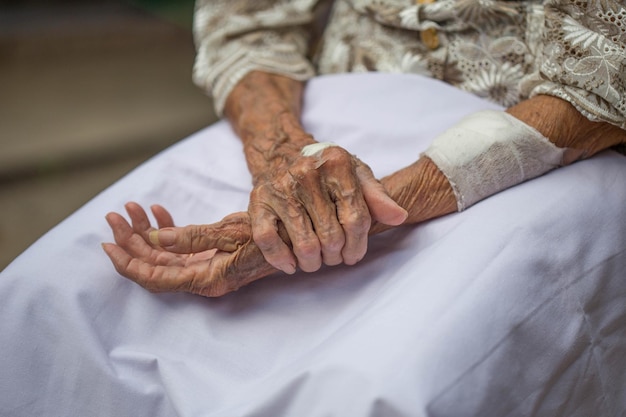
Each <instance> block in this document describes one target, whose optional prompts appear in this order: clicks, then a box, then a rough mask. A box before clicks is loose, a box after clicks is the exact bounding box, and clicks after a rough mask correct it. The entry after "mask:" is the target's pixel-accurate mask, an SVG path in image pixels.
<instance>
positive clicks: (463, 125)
mask: <svg viewBox="0 0 626 417" xmlns="http://www.w3.org/2000/svg"><path fill="white" fill-rule="evenodd" d="M564 153H565V149H561V148H558V147H557V146H556V145H554V144H553V143H552V142H550V140H548V139H547V138H546V137H545V136H543V135H542V134H541V133H539V132H538V131H537V130H535V129H534V128H532V127H530V126H529V125H527V124H526V123H524V122H522V121H521V120H519V119H517V118H515V117H514V116H511V115H510V114H508V113H506V112H504V111H496V110H484V111H480V112H478V113H474V114H472V115H470V116H468V117H466V118H465V119H463V120H461V121H460V122H459V123H458V124H456V125H455V126H453V127H452V128H450V129H448V130H447V131H445V132H444V133H443V134H441V135H440V136H438V137H437V138H435V140H434V141H433V143H432V144H431V145H430V147H429V148H428V149H427V150H426V152H425V153H424V155H426V156H427V157H429V158H430V159H431V160H432V161H433V162H434V163H435V165H437V167H438V168H439V169H440V170H441V171H442V172H443V174H444V175H445V176H446V177H447V178H448V180H449V181H450V185H451V186H452V189H453V190H454V194H455V196H456V201H457V207H458V210H459V211H462V210H464V209H466V208H468V207H469V206H471V205H472V204H474V203H476V202H478V201H480V200H482V199H484V198H486V197H488V196H490V195H492V194H495V193H497V192H499V191H502V190H504V189H506V188H509V187H511V186H513V185H516V184H519V183H521V182H523V181H526V180H529V179H531V178H535V177H538V176H539V175H541V174H544V173H546V172H548V171H550V170H552V169H554V168H556V167H558V166H559V165H561V164H562V160H563V154H564Z"/></svg>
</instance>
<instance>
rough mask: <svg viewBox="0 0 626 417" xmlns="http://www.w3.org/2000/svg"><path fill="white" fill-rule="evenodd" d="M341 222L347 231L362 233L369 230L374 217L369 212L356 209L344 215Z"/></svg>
mask: <svg viewBox="0 0 626 417" xmlns="http://www.w3.org/2000/svg"><path fill="white" fill-rule="evenodd" d="M341 224H342V226H343V228H344V230H346V232H348V233H352V234H361V233H366V232H367V231H368V230H369V228H370V225H371V224H372V218H371V216H370V215H369V213H362V212H360V211H356V210H355V211H352V212H350V213H349V214H347V215H345V216H343V218H342V219H341Z"/></svg>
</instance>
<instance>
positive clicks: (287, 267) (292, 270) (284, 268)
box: [280, 264, 296, 275]
mask: <svg viewBox="0 0 626 417" xmlns="http://www.w3.org/2000/svg"><path fill="white" fill-rule="evenodd" d="M280 269H281V270H282V271H283V272H284V273H285V274H289V275H292V274H295V273H296V267H295V266H293V265H291V264H286V265H283V266H282V267H281V268H280Z"/></svg>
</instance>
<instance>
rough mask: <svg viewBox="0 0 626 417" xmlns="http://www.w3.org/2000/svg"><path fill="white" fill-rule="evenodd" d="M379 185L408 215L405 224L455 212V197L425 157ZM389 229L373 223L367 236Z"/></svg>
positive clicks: (438, 171)
mask: <svg viewBox="0 0 626 417" xmlns="http://www.w3.org/2000/svg"><path fill="white" fill-rule="evenodd" d="M380 182H381V184H382V185H383V187H385V189H386V190H387V192H388V193H389V196H390V197H391V198H392V199H393V200H394V201H395V202H396V203H398V205H400V207H402V208H403V209H405V210H406V211H407V212H408V217H407V219H406V221H405V222H404V224H414V223H420V222H423V221H426V220H430V219H433V218H436V217H440V216H444V215H446V214H450V213H454V212H456V211H457V202H456V197H455V195H454V191H453V190H452V187H451V186H450V183H449V181H448V180H447V178H446V177H445V175H444V174H443V173H442V172H441V171H440V170H439V168H437V166H436V165H435V164H434V163H433V161H431V160H430V159H429V158H428V157H421V158H420V159H419V160H417V162H415V163H413V164H411V165H409V166H408V167H406V168H403V169H401V170H399V171H397V172H395V173H393V174H391V175H389V176H387V177H384V178H383V179H382V180H381V181H380ZM390 228H391V226H386V225H384V224H381V223H373V224H372V227H371V229H370V234H376V233H380V232H383V231H385V230H387V229H390Z"/></svg>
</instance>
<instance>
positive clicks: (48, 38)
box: [0, 0, 215, 269]
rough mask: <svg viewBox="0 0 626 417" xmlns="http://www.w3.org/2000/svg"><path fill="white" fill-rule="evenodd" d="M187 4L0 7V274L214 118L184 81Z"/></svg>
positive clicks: (138, 0)
mask: <svg viewBox="0 0 626 417" xmlns="http://www.w3.org/2000/svg"><path fill="white" fill-rule="evenodd" d="M193 7H194V4H193V1H189V0H178V1H174V0H124V1H122V0H118V1H113V0H93V1H85V0H83V1H77V0H74V1H70V0H65V1H62V0H45V1H44V0H39V1H36V0H24V1H18V0H10V1H8V0H0V214H1V215H0V269H3V268H4V267H5V266H6V265H8V264H9V262H10V261H11V260H12V259H13V258H14V257H15V256H17V255H18V254H20V253H21V252H22V251H23V250H24V249H26V248H27V247H28V246H29V245H30V244H31V243H32V242H34V241H35V240H36V239H37V238H38V237H39V236H41V235H42V234H43V233H45V232H46V231H47V230H49V229H50V228H51V227H54V226H55V225H56V224H57V223H58V222H60V221H61V220H63V219H64V218H65V217H67V216H68V215H69V214H71V213H72V212H73V211H75V210H76V209H77V208H79V207H80V206H81V205H83V204H84V203H85V202H87V201H88V200H89V199H91V198H92V197H93V196H95V195H96V194H97V193H98V192H100V191H101V190H103V189H104V188H106V187H107V186H109V185H110V184H112V183H113V182H114V181H116V180H117V179H119V178H120V177H122V176H123V175H124V174H126V173H127V172H129V171H130V170H132V169H133V168H134V167H136V166H137V165H138V164H140V163H141V162H143V161H145V160H146V159H148V158H150V157H151V156H153V155H154V154H155V153H157V152H159V151H160V150H162V149H164V148H165V147H167V146H169V145H171V144H172V143H175V142H176V141H178V140H180V139H182V138H184V137H186V136H187V135H189V134H191V133H193V132H195V131H197V130H199V129H201V128H202V127H205V126H207V125H209V124H211V123H213V122H214V121H215V116H214V114H213V111H212V105H211V103H210V100H209V98H208V97H206V96H205V95H204V94H203V93H202V92H201V91H200V90H199V89H198V88H197V87H195V86H194V85H193V83H192V81H191V70H192V65H193V59H194V54H195V51H194V45H193V37H192V33H191V23H192V16H193ZM119 209H121V208H120V207H111V210H119ZM104 214H105V213H102V216H104ZM93 221H94V222H100V221H104V220H103V218H97V219H93Z"/></svg>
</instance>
